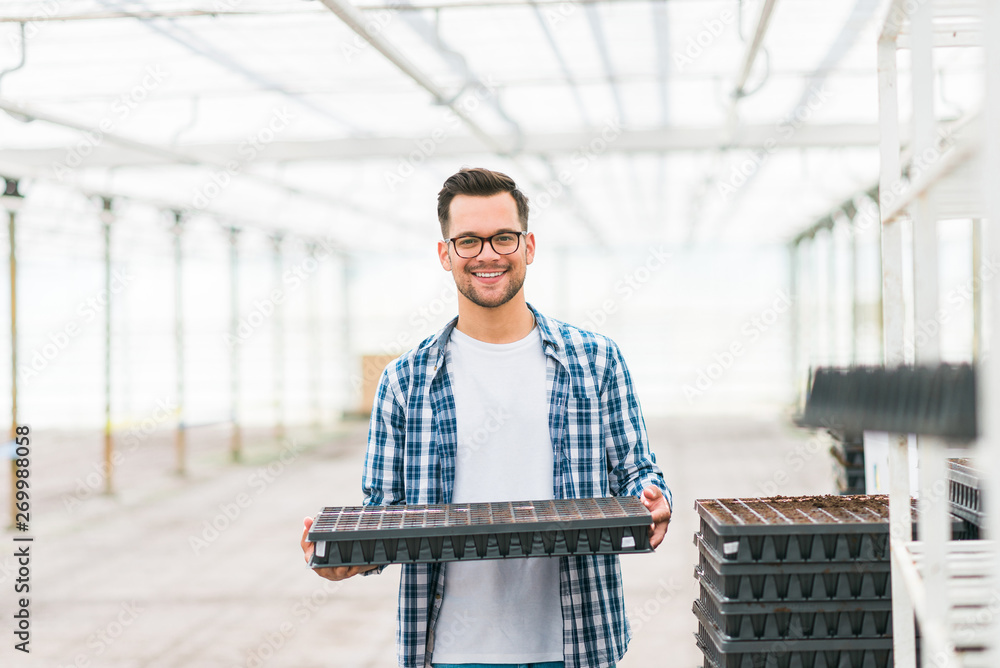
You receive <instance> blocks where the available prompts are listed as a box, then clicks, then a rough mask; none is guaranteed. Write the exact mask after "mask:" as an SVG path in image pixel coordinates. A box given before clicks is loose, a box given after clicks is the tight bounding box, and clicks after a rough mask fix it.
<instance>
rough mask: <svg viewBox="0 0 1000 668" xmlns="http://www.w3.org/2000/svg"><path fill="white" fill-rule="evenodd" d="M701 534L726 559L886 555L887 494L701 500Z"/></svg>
mask: <svg viewBox="0 0 1000 668" xmlns="http://www.w3.org/2000/svg"><path fill="white" fill-rule="evenodd" d="M695 509H696V510H697V511H698V514H699V515H700V516H701V530H700V534H701V537H702V538H703V540H704V541H705V542H706V543H707V544H708V545H710V546H711V547H712V548H713V549H714V550H715V551H716V552H717V553H718V554H720V555H722V557H723V559H724V560H725V561H732V562H737V563H799V562H817V563H818V562H824V563H830V562H835V561H845V560H849V561H884V560H885V559H887V558H888V548H889V545H888V536H889V503H888V497H886V496H864V495H862V496H804V497H776V498H768V499H755V498H746V499H703V500H699V501H696V502H695Z"/></svg>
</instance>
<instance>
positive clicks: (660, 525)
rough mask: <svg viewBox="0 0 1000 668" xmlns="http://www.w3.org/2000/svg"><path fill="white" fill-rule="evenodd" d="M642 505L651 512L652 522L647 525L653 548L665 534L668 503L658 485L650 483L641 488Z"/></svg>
mask: <svg viewBox="0 0 1000 668" xmlns="http://www.w3.org/2000/svg"><path fill="white" fill-rule="evenodd" d="M639 498H640V499H642V503H643V505H645V506H646V509H647V510H649V512H651V513H652V514H653V523H652V524H650V525H649V544H650V546H652V548H653V549H654V550H655V549H656V547H657V546H658V545H659V544H660V543H662V542H663V537H664V536H666V535H667V525H668V524H670V504H668V503H667V499H666V497H665V496H663V492H662V491H661V490H660V488H659V487H656V486H655V485H650V486H649V487H647V488H646V489H644V490H642V496H640V497H639Z"/></svg>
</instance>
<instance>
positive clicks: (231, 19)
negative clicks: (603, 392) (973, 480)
mask: <svg viewBox="0 0 1000 668" xmlns="http://www.w3.org/2000/svg"><path fill="white" fill-rule="evenodd" d="M897 4H902V3H897ZM945 4H950V3H945ZM894 8H895V5H891V3H889V2H888V1H887V0H886V1H882V0H849V1H847V2H826V1H824V0H777V1H776V0H718V1H717V0H566V1H562V0H433V1H432V0H426V1H417V0H414V1H413V2H410V1H409V0H391V1H389V2H379V1H378V0H375V1H372V2H358V3H356V4H352V3H351V2H348V0H43V1H40V2H22V1H19V0H8V1H6V2H4V3H3V4H2V6H0V177H3V183H4V185H5V194H4V196H3V197H2V198H0V212H2V213H3V216H4V220H3V223H4V225H5V226H6V227H7V229H8V234H7V235H6V241H5V242H4V243H5V244H7V246H6V248H7V249H9V264H10V272H9V273H8V272H4V273H5V285H4V289H3V290H0V312H2V313H3V314H4V316H3V320H2V323H0V324H3V326H2V327H0V349H2V350H3V351H5V355H4V356H5V359H7V360H10V363H8V362H5V363H4V364H3V365H0V369H2V371H0V379H2V382H0V408H2V410H3V411H4V413H5V414H6V415H11V416H12V418H13V419H12V422H13V423H16V424H27V425H30V427H31V431H32V437H33V439H34V441H33V442H34V444H35V445H34V446H33V454H32V467H33V469H32V476H33V478H32V481H33V485H34V486H33V487H32V504H33V505H32V508H33V516H32V530H33V531H34V532H35V534H36V536H37V540H36V543H35V547H34V549H35V550H36V557H35V561H34V568H35V570H34V571H33V573H34V577H35V579H36V583H37V588H38V589H37V592H38V593H37V595H36V596H37V598H34V599H32V601H33V603H32V605H33V606H34V607H33V610H34V613H35V622H34V624H35V627H34V628H35V631H34V633H35V636H34V640H33V642H34V643H35V646H36V648H35V650H34V651H33V654H32V656H31V657H30V658H29V657H28V656H25V655H22V654H21V653H16V654H15V653H9V654H8V653H7V652H10V648H9V647H6V646H5V647H4V648H3V652H5V654H4V655H3V656H5V657H12V660H13V661H15V663H11V664H8V663H7V659H4V665H29V663H28V662H29V661H31V660H34V661H35V662H36V663H34V664H31V665H39V666H42V665H44V666H71V665H76V666H86V665H96V666H201V665H205V666H236V665H244V666H254V665H279V666H313V665H316V666H319V665H331V666H355V665H357V666H362V665H366V666H367V665H373V666H374V665H392V662H393V656H394V652H393V646H392V645H393V628H394V609H395V584H396V579H395V577H394V576H392V575H384V576H382V577H381V578H378V579H379V580H380V582H379V583H378V584H372V583H368V582H360V583H355V582H353V581H351V582H348V583H345V584H344V585H341V586H338V588H336V591H333V589H334V588H332V587H331V588H329V589H324V588H323V584H322V583H321V582H320V581H319V580H318V579H317V578H314V577H312V576H311V574H310V573H308V572H305V571H303V567H302V565H301V562H300V561H298V560H299V559H301V554H300V553H299V548H298V545H297V541H298V534H299V532H300V530H301V518H302V517H303V516H305V515H311V514H313V513H314V512H315V511H316V510H318V509H319V508H320V507H321V506H323V505H333V504H341V503H342V504H353V503H358V502H359V501H360V484H359V474H360V461H361V453H362V452H363V450H364V441H365V433H366V429H367V421H366V420H367V414H368V412H369V410H370V403H371V396H372V392H373V387H374V384H375V382H377V378H378V375H379V373H380V372H381V369H382V368H383V366H384V365H385V363H386V362H387V360H389V359H391V358H392V357H395V356H398V355H399V354H401V353H403V352H405V351H406V350H407V349H409V348H411V347H412V346H414V345H415V344H416V343H418V342H419V341H420V340H422V339H423V338H424V337H426V336H429V335H431V334H433V333H434V332H436V331H437V330H438V329H439V328H440V327H441V326H443V325H444V324H445V323H446V322H448V320H450V319H451V318H452V317H454V315H455V314H456V299H455V289H454V284H453V281H452V279H451V277H450V276H449V275H448V274H447V273H445V272H443V271H442V270H441V269H440V266H439V264H438V261H437V258H436V241H437V240H438V237H439V236H440V234H439V228H438V222H437V216H436V195H437V192H438V190H439V189H440V187H441V184H442V182H443V181H444V180H445V179H446V178H447V177H448V176H449V175H451V174H453V173H454V172H456V171H457V170H458V169H459V168H461V167H463V166H482V167H488V168H491V169H495V170H499V171H502V172H505V173H507V174H509V175H511V176H512V177H513V178H514V179H515V181H516V182H517V183H518V184H519V186H520V188H521V189H522V190H523V191H524V192H525V193H526V195H527V196H528V198H529V200H530V202H531V216H530V221H529V229H530V230H532V231H533V232H534V233H535V235H536V239H537V256H536V261H535V263H534V264H533V265H532V266H531V267H530V269H529V272H528V280H527V282H526V295H527V299H528V301H529V302H530V303H531V304H533V305H534V306H535V307H537V308H538V309H540V310H541V311H542V312H544V313H546V314H547V315H550V316H552V317H555V318H559V319H562V320H565V321H568V322H570V323H573V324H576V325H580V326H583V327H586V328H589V329H593V330H596V331H599V332H602V333H604V334H607V335H609V336H611V337H612V338H613V339H615V340H616V341H617V342H618V344H619V345H620V346H621V348H622V350H623V352H624V355H625V358H626V360H627V361H628V363H629V365H630V370H631V373H632V376H633V379H634V382H635V386H636V389H637V393H638V396H639V398H640V400H641V402H642V408H643V411H644V413H645V415H646V418H647V421H648V423H649V427H650V434H651V440H652V442H653V446H654V451H656V452H657V455H658V457H659V458H660V462H661V465H662V466H663V468H664V470H665V472H666V474H667V482H668V484H670V485H672V486H675V498H677V499H678V501H679V503H678V504H677V507H678V508H679V509H680V511H679V512H680V513H688V514H690V507H691V501H692V499H693V498H697V497H699V496H707V495H713V494H724V495H729V496H735V495H739V494H744V495H760V494H773V493H776V492H780V493H783V494H794V493H806V492H812V493H825V492H836V491H840V490H839V489H838V486H837V485H838V482H837V479H836V476H835V474H834V468H835V466H834V462H833V460H832V459H831V457H830V456H829V454H828V452H827V450H828V449H829V443H828V442H827V441H826V440H823V439H825V438H826V437H825V435H823V434H818V435H817V434H811V433H808V432H803V431H799V430H797V429H796V428H795V427H794V426H793V424H792V419H791V418H792V417H793V416H794V415H795V414H796V413H797V412H798V410H799V409H800V408H801V402H802V400H803V396H804V390H805V387H806V383H807V381H808V378H809V372H810V369H813V368H815V367H817V366H820V365H848V364H854V363H858V364H875V363H881V361H882V360H883V358H884V356H885V351H884V345H883V341H884V326H883V298H882V296H883V292H882V290H883V281H882V279H883V271H882V266H881V254H880V244H881V237H880V228H881V224H880V212H879V206H878V199H877V198H878V182H879V167H880V160H879V141H880V137H882V136H883V131H884V127H883V128H882V130H881V131H880V125H879V87H878V68H877V60H876V47H877V41H878V37H879V34H880V31H881V30H882V28H883V25H884V24H885V22H886V17H887V16H888V15H889V13H890V12H891V11H898V8H895V9H894ZM897 63H898V66H899V88H898V100H899V110H898V114H897V115H896V118H893V119H891V120H890V125H892V126H893V127H896V128H897V130H898V129H899V128H902V133H903V135H904V143H905V142H906V136H907V134H906V133H907V128H908V127H909V121H908V119H909V118H910V116H911V112H912V110H911V107H910V103H909V100H910V97H911V83H912V81H911V76H910V57H909V52H908V51H907V50H905V49H901V50H900V51H899V53H898V59H897ZM983 63H984V61H983V55H982V51H981V49H979V48H977V47H976V46H974V45H973V46H961V45H960V46H958V47H957V48H953V49H949V50H947V52H946V53H942V54H938V55H936V56H935V61H934V64H933V81H934V90H935V92H934V97H933V105H932V106H933V114H934V116H935V118H936V119H937V120H938V121H939V123H940V124H941V125H940V128H941V130H940V131H939V132H938V138H939V141H938V142H937V143H936V144H934V146H935V147H936V148H935V150H937V148H940V149H941V150H942V151H943V150H945V149H946V148H947V147H948V146H950V144H951V143H953V140H952V139H951V136H950V134H949V133H950V130H949V129H948V128H950V127H952V126H953V125H954V126H959V125H961V123H962V122H964V120H965V119H967V118H968V117H969V116H970V115H971V114H972V113H973V112H974V111H975V110H976V109H977V108H978V107H979V106H980V105H981V102H982V96H983V83H982V81H983V71H984V64H983ZM884 121H885V119H883V123H884ZM978 230H979V226H978V224H977V223H974V222H973V220H972V218H971V217H962V216H957V217H956V219H955V221H954V223H953V224H949V225H947V226H941V228H940V230H939V232H938V249H939V255H938V257H939V266H938V279H939V294H940V296H941V302H942V307H943V313H944V317H941V318H940V319H939V322H938V324H939V326H940V341H941V358H942V359H943V360H946V361H956V362H961V361H972V360H973V358H974V356H975V355H976V354H978V353H977V350H978V349H977V346H978V345H979V335H978V333H977V332H978V329H977V327H978V325H977V322H978V316H977V315H976V314H977V312H978V311H977V309H978V308H979V306H978V296H977V295H978V292H977V291H976V290H973V267H974V263H973V249H974V247H975V246H976V244H975V243H974V242H975V240H976V239H977V238H978V236H977V235H978ZM902 233H903V238H904V243H907V244H908V243H910V232H909V228H908V227H906V226H905V224H904V227H903V232H902ZM977 252H978V251H977ZM982 257H987V256H986V255H983V256H982ZM991 271H992V270H991ZM902 274H903V286H904V305H905V309H906V313H907V315H908V318H907V319H906V321H905V322H906V324H905V330H904V341H908V342H910V345H909V352H908V353H907V354H906V358H907V359H909V360H912V359H913V347H914V346H913V344H912V342H913V341H914V338H915V336H916V335H918V334H919V330H917V329H915V328H914V325H913V324H912V321H913V317H912V309H913V304H912V302H913V291H912V287H911V285H912V282H913V263H912V260H911V259H910V256H909V255H907V254H906V253H904V255H903V267H902ZM991 276H992V274H991ZM6 277H9V278H6ZM6 281H9V285H8V284H7V283H6ZM8 288H9V289H8ZM905 348H906V346H905V345H904V349H905ZM8 353H10V354H8ZM654 437H655V438H654ZM786 472H787V473H788V474H789V475H782V476H777V475H776V474H777V473H782V474H784V473H786ZM779 479H780V480H782V482H781V483H780V484H776V483H775V480H779ZM840 484H841V488H842V487H843V480H841V481H840ZM0 493H2V494H3V498H4V500H5V502H6V500H7V498H8V497H10V495H11V489H10V482H9V480H8V478H7V476H6V475H4V476H2V479H0ZM244 501H247V502H246V503H244ZM3 507H4V509H5V510H6V508H7V505H6V503H5V504H4V506H3ZM6 515H7V513H6V512H5V520H6V519H7V517H6ZM220 518H221V519H220ZM685 522H690V524H685ZM695 523H696V519H694V518H693V517H691V518H689V519H680V520H679V522H678V523H675V525H674V526H673V527H672V529H671V531H672V532H674V533H675V534H676V535H673V537H672V540H673V541H674V542H673V548H672V553H671V554H669V555H663V554H659V553H658V554H657V555H655V557H652V556H651V557H650V558H649V559H647V560H646V561H645V562H642V561H641V559H645V557H643V558H640V557H636V561H635V562H634V563H636V564H640V562H641V565H639V566H631V565H629V564H626V568H627V576H628V577H629V578H632V579H631V580H629V582H630V583H631V584H630V585H629V586H630V588H631V589H630V591H633V592H635V594H636V596H637V598H636V599H635V601H636V610H637V611H638V612H637V613H636V614H635V615H633V627H634V629H635V630H636V640H635V642H634V647H635V649H634V651H633V652H632V653H630V655H629V658H627V659H626V661H627V662H628V661H631V663H627V664H622V665H623V666H626V665H639V661H640V659H641V660H643V661H647V660H656V659H657V657H659V660H660V661H661V662H662V661H663V660H665V659H664V656H663V654H664V653H665V652H677V653H678V654H677V656H678V657H680V658H679V659H678V661H680V663H678V664H674V663H672V662H671V661H670V660H669V659H666V665H681V663H683V664H684V665H694V664H695V663H696V662H697V661H699V660H700V659H699V656H698V654H697V650H696V648H695V645H694V639H693V637H692V635H691V633H692V631H693V629H692V628H691V627H692V624H693V617H692V616H691V614H690V604H689V602H690V594H691V586H692V583H693V581H692V579H691V573H690V570H691V568H690V565H691V564H693V562H694V557H693V555H694V551H693V548H692V547H691V546H690V545H689V542H690V541H689V540H688V537H689V536H690V530H693V527H694V526H695ZM7 535H9V536H13V535H16V532H15V531H14V530H13V529H11V530H9V531H8V534H7ZM213 536H215V537H214V538H213ZM665 547H669V546H665ZM8 551H9V550H7V549H6V548H5V549H4V552H5V553H6V552H8ZM663 551H664V550H661V551H660V552H663ZM13 563H14V562H13V560H12V559H11V557H9V556H8V557H7V558H6V561H0V571H2V572H0V579H2V580H3V584H2V590H0V591H2V595H0V611H3V612H4V618H5V619H7V620H8V621H6V622H5V623H4V624H5V625H7V624H9V615H8V614H7V612H8V611H9V610H13V609H14V608H13V606H14V594H13V591H12V584H11V583H12V582H13V573H14V572H15V571H14V570H12V569H13V566H12V564H13ZM286 569H287V570H286ZM390 572H392V571H391V569H390ZM658 592H667V594H666V595H664V596H659V594H658ZM678 592H680V595H679V596H678ZM650 602H653V603H655V605H652V606H650V605H648V604H649V603H650ZM130 605H131V606H133V607H132V608H129V607H128V606H130ZM643 605H646V608H645V610H646V611H645V612H642V611H643V610H644V608H643V607H642V606H643ZM301 606H304V607H301ZM652 608H657V609H656V610H655V611H653V610H652ZM140 610H141V611H140ZM303 610H305V612H303ZM630 610H631V608H630ZM142 611H145V612H142ZM299 613H301V614H299ZM643 615H645V618H646V619H647V621H649V620H653V621H654V622H656V623H643V622H642V621H641V620H642V619H643ZM637 620H640V621H638V622H637ZM284 624H288V625H289V628H290V629H291V631H290V632H287V633H286V632H285V630H286V629H285V626H284ZM4 628H6V626H5V627H4ZM102 634H103V635H102ZM275 634H277V635H275ZM699 665H700V664H699Z"/></svg>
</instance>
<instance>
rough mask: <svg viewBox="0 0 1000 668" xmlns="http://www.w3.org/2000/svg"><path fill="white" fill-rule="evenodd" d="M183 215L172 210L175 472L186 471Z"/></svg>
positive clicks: (181, 472)
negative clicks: (175, 404) (175, 371)
mask: <svg viewBox="0 0 1000 668" xmlns="http://www.w3.org/2000/svg"><path fill="white" fill-rule="evenodd" d="M182 232H183V216H182V214H181V212H180V211H174V227H173V233H174V351H175V353H176V361H177V431H176V434H175V438H174V445H175V449H176V455H177V473H178V474H179V475H185V474H186V473H187V434H186V433H185V432H186V429H185V425H184V302H183V296H184V294H183V293H184V290H183V279H184V275H183V266H182V265H183V261H184V249H183V245H182Z"/></svg>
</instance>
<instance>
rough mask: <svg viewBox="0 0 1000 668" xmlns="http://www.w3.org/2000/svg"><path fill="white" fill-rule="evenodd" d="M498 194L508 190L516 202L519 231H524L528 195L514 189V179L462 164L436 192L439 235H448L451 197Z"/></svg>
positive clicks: (525, 229) (526, 219)
mask: <svg viewBox="0 0 1000 668" xmlns="http://www.w3.org/2000/svg"><path fill="white" fill-rule="evenodd" d="M500 193H510V195H511V197H513V198H514V202H516V203H517V218H518V220H519V221H520V222H521V231H522V232H527V231H528V198H527V197H525V196H524V193H522V192H521V191H520V190H518V189H517V184H515V183H514V179H512V178H510V177H509V176H507V175H506V174H503V173H501V172H494V171H492V170H489V169H484V168H482V167H463V168H462V169H460V170H459V171H458V173H457V174H452V175H451V176H449V177H448V178H447V179H446V180H445V182H444V185H443V186H442V187H441V190H440V192H438V220H439V221H440V222H441V236H442V237H443V238H448V223H449V222H450V219H451V212H450V209H451V200H453V199H454V198H455V195H471V196H472V197H490V196H492V195H499V194H500Z"/></svg>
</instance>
